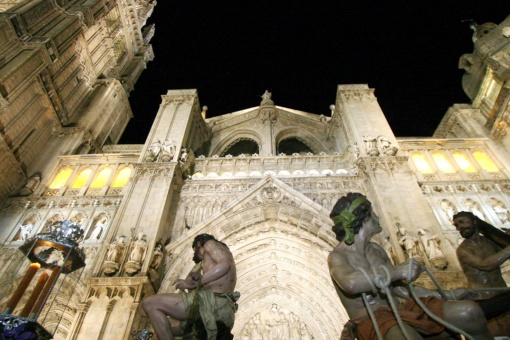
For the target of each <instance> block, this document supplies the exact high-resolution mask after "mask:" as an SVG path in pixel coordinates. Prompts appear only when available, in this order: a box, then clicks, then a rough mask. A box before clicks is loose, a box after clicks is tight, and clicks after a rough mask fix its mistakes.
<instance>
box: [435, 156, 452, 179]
mask: <svg viewBox="0 0 510 340" xmlns="http://www.w3.org/2000/svg"><path fill="white" fill-rule="evenodd" d="M432 158H433V159H434V162H436V165H437V167H438V168H439V170H441V172H444V173H445V174H451V173H454V172H455V169H454V168H453V167H452V165H451V164H450V162H448V160H447V159H446V156H445V155H444V154H443V153H441V152H434V153H433V154H432Z"/></svg>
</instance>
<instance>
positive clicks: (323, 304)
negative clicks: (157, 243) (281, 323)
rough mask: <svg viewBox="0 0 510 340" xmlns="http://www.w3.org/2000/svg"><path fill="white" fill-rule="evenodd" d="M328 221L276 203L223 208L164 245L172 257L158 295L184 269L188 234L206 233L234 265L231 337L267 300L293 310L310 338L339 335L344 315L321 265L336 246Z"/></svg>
mask: <svg viewBox="0 0 510 340" xmlns="http://www.w3.org/2000/svg"><path fill="white" fill-rule="evenodd" d="M259 203H260V202H259ZM330 225H331V223H330V221H329V219H328V218H327V216H326V214H325V211H323V213H319V214H317V210H315V212H311V211H309V210H306V209H305V208H299V207H296V206H292V205H287V204H282V203H278V202H265V204H258V205H250V204H246V205H244V206H243V207H238V209H236V212H235V213H234V212H232V211H229V209H227V211H226V212H225V213H224V214H221V216H219V217H215V218H213V219H210V220H207V221H204V224H202V225H201V226H200V228H197V230H193V229H192V230H191V231H190V232H188V233H187V234H186V235H184V236H183V237H181V238H180V239H179V240H176V242H175V243H174V244H170V245H169V246H168V247H167V252H169V253H172V254H175V255H172V258H171V259H170V261H169V262H170V263H172V266H171V268H170V269H169V270H168V272H167V275H166V277H165V278H164V280H163V282H162V285H161V289H160V291H159V292H158V293H165V292H169V291H173V287H172V284H171V283H172V282H174V281H175V279H177V278H178V277H181V278H183V277H185V276H186V275H187V274H188V273H189V271H190V270H191V269H192V267H193V263H190V261H189V259H190V258H191V257H192V249H191V242H192V240H193V238H194V237H195V236H196V235H198V234H200V233H210V234H212V235H214V236H215V237H216V238H217V239H219V240H221V241H222V242H225V243H226V244H227V245H228V246H229V247H230V249H231V250H232V253H233V254H234V257H235V261H236V264H237V273H238V284H237V290H238V291H240V292H241V299H240V300H239V311H238V313H237V314H236V322H235V326H234V329H233V333H234V336H235V337H236V338H237V337H240V335H241V332H242V331H243V328H244V327H245V325H246V324H247V323H248V322H250V320H251V319H252V317H253V316H254V315H255V314H256V313H260V312H261V311H263V310H265V309H267V308H269V307H270V305H271V304H273V303H276V304H278V305H279V306H282V307H283V308H285V309H286V310H287V311H289V312H292V313H293V314H295V315H296V316H297V317H298V318H299V320H301V321H302V322H304V323H305V324H306V327H308V329H309V330H310V332H311V333H312V335H313V336H314V338H315V339H335V338H339V337H340V332H341V329H342V326H343V324H344V323H345V322H346V321H347V320H348V316H347V314H346V312H345V311H344V309H343V307H342V305H341V302H340V299H339V298H338V296H337V294H336V292H335V289H334V287H333V284H332V282H331V278H330V275H329V270H328V266H327V257H328V254H329V252H330V251H331V250H332V249H333V247H334V246H335V245H336V244H337V241H336V240H335V238H334V235H333V233H332V232H331V231H330ZM170 248H171V249H170Z"/></svg>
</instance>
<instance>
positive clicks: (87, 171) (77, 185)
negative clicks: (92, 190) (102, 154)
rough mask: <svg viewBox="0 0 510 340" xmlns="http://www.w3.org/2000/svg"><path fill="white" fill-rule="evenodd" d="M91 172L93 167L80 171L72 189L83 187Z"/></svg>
mask: <svg viewBox="0 0 510 340" xmlns="http://www.w3.org/2000/svg"><path fill="white" fill-rule="evenodd" d="M91 173H92V169H85V170H83V171H82V172H80V174H79V175H78V177H76V179H75V180H74V182H73V184H72V185H71V189H78V188H81V187H83V186H84V185H85V184H86V183H87V180H88V179H89V177H90V174H91Z"/></svg>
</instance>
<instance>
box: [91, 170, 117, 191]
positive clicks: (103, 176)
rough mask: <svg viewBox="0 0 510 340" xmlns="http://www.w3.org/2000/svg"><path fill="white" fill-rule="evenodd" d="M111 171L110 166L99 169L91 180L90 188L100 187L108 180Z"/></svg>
mask: <svg viewBox="0 0 510 340" xmlns="http://www.w3.org/2000/svg"><path fill="white" fill-rule="evenodd" d="M111 173H112V169H111V168H105V169H103V170H101V171H100V172H99V173H98V174H97V175H96V178H94V180H93V181H92V184H91V185H90V187H91V188H102V187H104V186H105V184H106V182H108V178H110V175H111Z"/></svg>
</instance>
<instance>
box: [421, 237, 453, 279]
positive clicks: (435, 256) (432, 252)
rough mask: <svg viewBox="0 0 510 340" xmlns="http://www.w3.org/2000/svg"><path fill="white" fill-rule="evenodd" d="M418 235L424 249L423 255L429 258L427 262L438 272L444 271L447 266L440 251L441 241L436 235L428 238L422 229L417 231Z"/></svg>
mask: <svg viewBox="0 0 510 340" xmlns="http://www.w3.org/2000/svg"><path fill="white" fill-rule="evenodd" d="M418 235H420V238H421V240H422V244H423V247H424V248H425V254H426V255H427V257H428V258H429V262H430V263H431V264H432V265H433V266H434V267H435V268H436V269H439V270H444V269H446V267H447V266H448V261H447V260H446V258H445V256H444V254H443V251H442V250H441V247H440V243H441V239H440V238H439V236H438V235H432V236H428V235H427V232H426V231H425V230H423V229H418Z"/></svg>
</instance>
